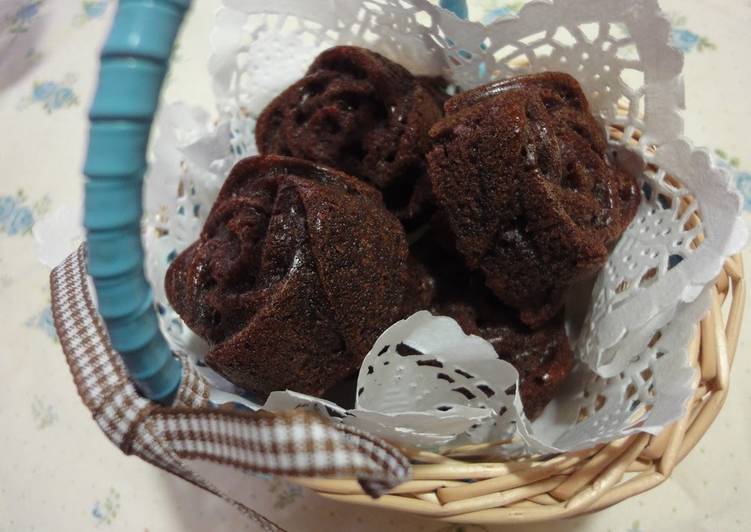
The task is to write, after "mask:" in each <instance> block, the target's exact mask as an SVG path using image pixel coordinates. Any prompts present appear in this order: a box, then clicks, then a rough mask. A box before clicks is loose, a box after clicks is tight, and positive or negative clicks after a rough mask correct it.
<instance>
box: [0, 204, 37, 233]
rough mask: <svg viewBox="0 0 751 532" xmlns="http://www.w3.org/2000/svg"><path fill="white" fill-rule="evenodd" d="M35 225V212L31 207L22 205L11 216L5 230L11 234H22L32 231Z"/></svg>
mask: <svg viewBox="0 0 751 532" xmlns="http://www.w3.org/2000/svg"><path fill="white" fill-rule="evenodd" d="M33 225H34V214H33V213H32V212H31V209H29V208H28V207H23V206H21V207H19V208H18V209H16V211H15V212H14V213H13V215H12V216H11V219H10V222H9V223H8V225H7V227H6V230H5V231H6V232H7V233H8V234H9V235H11V236H13V235H22V234H24V233H28V232H29V231H31V227H32V226H33Z"/></svg>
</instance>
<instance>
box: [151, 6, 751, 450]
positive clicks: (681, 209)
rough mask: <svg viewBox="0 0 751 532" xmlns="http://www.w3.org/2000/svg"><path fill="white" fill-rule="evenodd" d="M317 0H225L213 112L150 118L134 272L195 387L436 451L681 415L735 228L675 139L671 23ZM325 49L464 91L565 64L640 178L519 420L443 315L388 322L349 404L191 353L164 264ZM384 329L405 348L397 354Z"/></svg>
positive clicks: (508, 386) (679, 92) (516, 445)
mask: <svg viewBox="0 0 751 532" xmlns="http://www.w3.org/2000/svg"><path fill="white" fill-rule="evenodd" d="M322 3H323V4H325V8H323V7H322V6H321V5H319V4H321V2H310V1H308V0H278V1H276V2H273V3H271V2H268V1H266V0H225V5H224V7H223V8H222V9H220V11H219V12H218V13H217V19H216V25H215V28H214V32H213V35H212V41H211V42H212V55H211V59H210V63H209V72H208V75H210V76H211V80H212V83H213V88H214V94H215V98H216V108H215V109H213V110H211V111H209V110H207V109H201V108H197V107H191V106H189V105H187V104H184V103H175V104H171V105H167V106H163V109H162V111H161V113H160V115H159V117H158V119H157V130H158V131H157V135H156V141H155V143H154V146H153V154H152V155H153V163H152V166H151V169H150V172H149V174H148V176H147V181H146V187H145V205H146V224H145V247H146V251H147V256H148V259H147V272H148V276H149V278H150V280H151V282H152V285H153V287H154V293H155V299H156V301H157V303H158V306H159V309H160V313H161V326H162V329H163V331H164V332H165V335H166V336H167V338H168V340H169V341H170V343H171V345H172V346H173V348H174V349H175V350H176V351H177V352H179V353H181V354H183V355H185V356H186V357H188V358H190V359H191V360H193V361H194V362H195V363H196V365H197V366H198V368H197V370H198V371H199V372H200V373H201V375H202V376H203V377H204V378H205V379H206V381H207V382H208V383H209V384H210V399H211V401H212V402H214V403H237V404H244V405H246V406H248V407H250V408H253V409H257V408H259V407H261V406H263V407H264V409H266V410H270V411H282V410H289V409H290V408H298V409H305V410H311V411H315V412H318V413H319V414H321V415H323V416H326V417H328V418H330V419H332V420H334V421H336V422H338V423H339V424H340V425H341V426H343V427H356V428H359V429H362V430H365V431H367V432H368V433H370V434H374V435H377V436H381V437H384V438H386V439H389V440H391V441H395V442H400V443H404V444H407V445H410V446H414V447H418V448H424V449H429V450H433V451H439V452H443V451H448V450H451V449H452V448H456V447H457V446H462V445H465V444H476V443H483V442H496V443H497V444H496V445H490V446H487V453H494V454H497V455H501V456H518V455H522V454H538V453H552V452H559V451H576V450H580V449H584V448H588V447H591V446H594V445H596V444H598V443H603V442H610V441H613V440H615V439H618V438H621V437H624V436H627V435H629V434H632V433H634V432H639V431H643V432H648V433H651V434H656V433H658V432H659V431H660V430H661V429H662V428H663V427H665V426H667V425H668V424H670V423H671V422H672V421H674V420H676V419H678V418H679V417H680V416H681V414H682V413H683V412H684V409H685V405H686V402H687V400H688V399H689V398H690V397H691V395H692V388H693V386H694V380H695V378H694V377H695V374H694V370H693V369H692V368H691V367H690V365H689V357H688V349H687V345H688V341H689V339H690V338H691V336H692V335H693V334H694V332H695V329H696V323H697V322H698V321H699V320H700V319H701V317H702V316H703V315H704V313H705V312H706V311H707V308H708V305H709V297H708V294H709V288H708V287H709V284H710V283H711V281H712V280H713V279H714V278H715V277H716V275H717V274H718V273H719V271H720V268H721V266H722V264H723V262H724V259H725V258H726V257H728V256H729V255H731V254H733V253H735V252H737V251H738V250H740V249H741V248H742V247H743V245H744V244H745V242H746V240H747V230H746V227H745V225H744V224H743V221H742V218H741V212H742V211H741V208H742V202H741V198H740V195H739V194H738V192H737V191H736V190H735V188H734V183H733V180H732V178H731V175H730V173H729V172H728V171H727V169H725V168H723V167H721V166H720V165H718V164H717V163H716V162H715V161H714V160H713V158H712V156H711V155H710V154H709V152H708V151H706V150H702V149H696V148H694V147H693V146H692V145H691V143H690V142H689V141H688V140H686V139H684V138H683V137H682V136H681V135H682V131H683V125H682V119H681V110H682V108H683V86H682V78H681V69H682V64H683V58H682V56H681V54H680V52H679V51H677V50H676V49H674V48H672V47H671V46H670V45H669V34H670V31H669V30H670V27H669V24H668V22H667V19H666V17H665V16H664V14H663V13H662V12H661V11H660V10H659V7H658V5H657V3H656V1H653V0H636V1H633V2H622V1H619V0H554V1H551V2H532V3H530V4H528V5H526V6H525V7H524V8H523V9H522V10H521V12H520V13H519V15H518V16H513V17H506V18H503V19H499V20H497V21H496V22H494V23H493V24H491V25H489V26H483V25H481V24H478V23H473V22H468V21H463V20H460V19H458V18H456V17H455V16H453V15H452V14H450V13H448V12H446V11H443V10H440V9H438V8H436V7H435V6H433V5H432V4H430V3H429V2H427V1H425V0H367V1H364V2H349V1H346V0H328V1H326V2H322ZM338 44H352V45H358V46H364V47H367V48H369V49H372V50H374V51H377V52H379V53H381V54H383V55H385V56H387V57H389V58H390V59H392V60H394V61H396V62H398V63H400V64H402V65H404V66H405V67H407V68H408V69H410V70H411V71H412V72H413V73H415V74H431V75H438V74H440V75H443V76H444V77H446V78H447V79H449V80H450V81H451V82H453V83H455V84H457V85H459V86H460V87H461V88H463V89H468V88H471V87H474V86H477V85H480V84H482V83H485V82H487V81H489V80H492V79H499V78H506V77H510V76H514V75H521V74H526V73H533V72H540V71H545V70H558V71H563V72H567V73H569V74H571V75H573V76H574V77H575V78H576V79H577V80H578V81H579V82H580V83H581V85H582V87H583V89H584V91H585V93H586V94H587V96H588V98H589V101H590V107H591V111H592V112H593V114H594V115H595V116H596V117H598V118H599V119H600V120H601V122H602V124H603V128H604V129H605V131H606V132H607V135H608V141H609V144H610V149H611V152H612V153H611V155H612V157H613V158H614V159H615V160H616V161H617V162H618V164H619V165H621V166H622V167H623V168H624V169H625V170H627V171H629V172H631V173H632V174H634V175H635V176H637V178H638V180H639V183H640V184H641V186H642V190H643V199H642V204H641V206H640V207H639V210H638V212H637V214H636V217H635V219H634V221H633V222H632V223H631V225H630V226H629V228H628V229H627V231H626V232H625V233H624V235H623V237H622V238H621V240H620V241H619V243H618V244H617V246H616V247H615V249H614V250H613V252H612V254H611V256H610V258H609V260H608V262H607V264H606V265H605V267H604V268H603V270H602V271H601V273H600V274H599V276H598V277H597V279H596V281H595V283H594V287H593V288H592V292H591V298H590V299H589V304H588V306H587V307H586V308H584V309H575V308H573V307H574V306H573V305H572V306H570V308H567V327H568V332H569V337H570V339H571V341H572V345H573V346H574V350H575V356H576V358H577V360H578V361H579V363H578V364H577V366H576V368H575V370H574V371H573V374H572V376H571V378H570V379H569V380H568V381H567V383H566V385H565V387H564V389H563V390H562V391H561V392H560V393H559V394H558V396H557V397H556V398H555V399H554V400H553V401H552V402H551V403H550V404H549V405H548V407H547V408H546V409H545V411H544V412H543V414H542V415H541V416H540V417H539V418H538V419H536V420H535V421H534V422H530V421H529V420H528V419H527V418H526V417H525V415H524V412H523V405H522V403H521V399H520V397H519V395H518V393H517V391H518V389H519V387H518V373H517V371H516V370H515V369H514V368H513V366H511V365H510V364H508V363H506V362H504V361H502V360H499V359H498V358H497V356H496V355H495V352H494V351H493V348H492V347H491V346H490V344H489V343H487V342H486V341H485V340H483V339H481V338H478V337H476V336H468V335H465V334H464V333H463V332H462V331H461V329H460V328H459V326H458V325H457V324H456V322H455V321H454V320H452V319H450V318H446V317H440V316H432V315H431V314H430V313H428V312H426V311H422V312H418V313H416V314H414V315H413V316H410V317H409V318H407V319H405V320H402V321H400V322H398V323H396V324H394V325H393V326H392V327H390V328H389V329H388V330H386V331H384V332H383V334H382V335H381V337H380V338H379V339H378V340H377V341H376V343H375V345H374V346H373V349H372V350H371V351H370V353H369V354H368V355H367V357H366V359H365V362H364V364H363V368H365V367H370V366H372V367H373V369H374V371H373V372H369V371H361V372H360V374H359V377H358V382H357V390H358V396H357V398H356V401H355V407H354V408H353V409H350V410H346V409H344V408H342V407H340V406H338V405H335V404H333V403H330V402H326V401H323V400H321V399H318V398H315V397H309V396H305V395H302V394H298V393H294V392H290V391H285V390H280V391H278V392H274V393H272V394H271V396H270V397H269V398H268V400H267V401H266V403H265V404H264V405H261V404H259V403H257V402H254V401H253V400H251V399H249V398H248V397H245V396H243V395H242V394H241V392H240V391H239V390H237V389H236V388H235V387H234V386H233V385H232V384H231V383H229V382H227V381H226V380H224V379H223V378H222V377H221V376H219V375H218V374H216V373H214V372H213V371H211V369H210V368H208V367H206V366H205V364H203V356H204V355H205V352H206V349H207V346H206V345H205V343H204V342H203V341H202V340H201V339H200V338H198V337H197V336H196V335H195V334H193V333H192V332H191V331H190V330H189V329H188V328H187V327H186V326H185V325H184V324H183V323H182V322H181V320H180V319H179V317H178V316H177V315H176V314H175V313H174V311H172V309H171V308H170V307H169V303H168V301H167V298H166V295H165V293H164V287H163V280H164V275H165V272H166V270H167V267H168V265H169V262H170V260H171V259H172V258H173V257H174V256H175V254H176V253H179V252H181V251H182V250H183V249H185V248H186V247H187V246H188V245H190V243H192V242H193V241H194V240H195V239H196V238H197V236H198V234H199V232H200V230H201V227H202V225H203V222H204V221H205V217H206V216H207V214H208V212H209V210H210V207H211V205H212V204H213V201H214V199H215V197H216V195H217V193H218V191H219V188H220V187H221V184H222V182H223V179H224V178H225V177H226V175H227V173H228V171H229V170H230V168H231V167H232V166H233V164H234V163H235V162H237V161H238V160H239V159H241V158H243V157H246V156H250V155H254V154H256V153H257V150H256V147H255V142H254V137H253V130H254V125H255V119H256V118H257V117H258V115H259V114H260V112H261V110H262V109H263V108H264V106H265V105H266V104H267V103H268V102H269V101H271V99H272V98H273V97H274V96H276V95H277V94H278V93H279V92H281V91H282V90H284V89H285V88H286V87H287V86H288V85H290V84H291V83H292V82H294V81H295V80H297V79H299V78H300V77H301V76H302V75H303V74H304V72H305V70H306V68H307V66H308V65H309V64H310V62H311V61H312V59H313V58H314V57H315V56H316V55H317V54H318V53H320V52H321V51H322V50H324V49H326V48H329V47H331V46H335V45H338ZM579 299H581V298H579ZM399 343H404V344H407V345H408V346H410V347H412V348H413V349H414V350H416V351H417V352H419V354H418V355H416V356H413V357H404V356H401V355H399V353H398V352H397V351H396V349H395V346H396V345H398V344H399ZM418 359H422V360H428V359H430V360H438V361H439V362H441V364H442V365H443V366H444V368H443V369H442V370H441V371H443V372H444V373H445V372H447V371H448V372H451V376H452V379H453V378H454V377H455V378H456V380H458V381H460V384H461V385H460V386H457V384H456V382H455V383H452V384H449V382H448V381H447V380H445V379H439V378H437V374H436V371H437V370H436V367H435V366H434V365H425V364H422V365H420V364H417V360H418ZM386 361H389V364H384V362H386ZM458 388H462V389H464V390H469V391H470V392H471V393H470V394H465V393H459V392H457V391H456V390H457V389H458ZM483 390H485V391H487V390H490V391H491V392H492V393H490V394H488V393H485V391H483ZM470 395H471V396H472V397H473V398H472V399H467V397H469V396H470Z"/></svg>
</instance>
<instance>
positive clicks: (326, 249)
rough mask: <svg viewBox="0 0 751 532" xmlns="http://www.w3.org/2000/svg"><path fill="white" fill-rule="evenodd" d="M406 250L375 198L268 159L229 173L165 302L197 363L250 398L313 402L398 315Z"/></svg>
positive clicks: (339, 178)
mask: <svg viewBox="0 0 751 532" xmlns="http://www.w3.org/2000/svg"><path fill="white" fill-rule="evenodd" d="M406 260H407V242H406V237H405V234H404V230H403V228H402V226H401V224H400V223H399V220H397V218H396V217H395V216H394V215H392V214H391V213H390V212H388V211H387V210H386V209H385V208H384V207H383V204H382V202H381V198H380V194H379V193H378V191H376V190H375V189H373V188H372V187H370V186H369V185H367V184H365V183H363V182H362V181H359V180H357V179H355V178H353V177H351V176H348V175H346V174H344V173H341V172H338V171H335V170H331V169H328V168H325V167H322V166H318V165H316V164H315V163H311V162H308V161H302V160H299V159H294V158H289V157H280V156H273V155H272V156H258V157H250V158H248V159H244V160H242V161H240V162H239V163H237V164H236V165H235V167H234V168H233V169H232V171H231V173H230V175H229V177H228V178H227V181H226V182H225V183H224V186H223V187H222V189H221V191H220V192H219V196H218V198H217V200H216V202H215V203H214V206H213V208H212V209H211V212H210V214H209V216H208V219H207V221H206V224H205V225H204V227H203V230H202V231H201V235H200V237H199V239H198V241H197V242H195V243H194V244H193V245H191V246H190V247H189V248H188V249H186V250H185V251H184V252H183V253H181V254H180V255H179V256H178V257H177V258H176V259H175V261H174V262H173V263H172V264H171V265H170V268H169V270H168V272H167V277H166V280H165V285H166V291H167V296H168V298H169V301H170V303H171V304H172V306H173V308H174V309H175V310H176V311H177V313H178V314H179V315H180V316H181V317H182V318H183V320H184V321H185V323H186V324H187V325H188V326H189V327H190V328H191V329H192V330H193V331H195V332H196V333H197V334H198V335H199V336H202V337H203V338H205V339H206V340H207V341H208V343H209V346H210V348H209V352H208V354H207V356H206V362H207V363H208V365H209V366H211V367H212V368H214V369H215V370H216V371H218V372H219V373H220V374H222V375H223V376H225V377H226V378H227V379H229V380H230V381H231V382H233V383H234V384H236V385H238V386H240V387H242V388H245V389H247V390H250V391H253V392H257V393H263V394H266V393H269V392H271V391H274V390H284V389H292V390H295V391H298V392H302V393H308V394H315V395H321V394H322V393H323V392H324V391H325V390H327V389H328V388H330V387H331V386H332V385H334V384H335V383H337V382H338V381H340V380H342V379H344V378H345V377H347V376H349V375H351V374H352V373H354V372H356V371H357V370H358V369H359V367H360V364H361V362H362V360H363V358H364V357H365V355H366V354H367V352H368V350H369V349H370V348H371V346H372V344H373V342H374V341H375V340H376V338H377V337H378V335H379V334H380V333H381V332H382V331H383V330H384V329H386V328H387V327H388V326H389V325H391V324H392V323H393V322H394V321H396V320H397V319H398V318H399V317H400V307H401V304H402V296H403V291H404V283H405V276H406Z"/></svg>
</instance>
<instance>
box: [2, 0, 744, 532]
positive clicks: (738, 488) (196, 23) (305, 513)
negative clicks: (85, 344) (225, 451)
mask: <svg viewBox="0 0 751 532" xmlns="http://www.w3.org/2000/svg"><path fill="white" fill-rule="evenodd" d="M218 1H219V0H200V1H196V2H194V4H195V5H194V7H193V10H192V12H191V14H190V15H189V19H188V22H187V24H186V27H185V28H184V30H183V32H182V34H181V37H180V39H179V45H178V47H177V50H176V56H175V68H174V71H173V72H172V73H171V74H170V76H169V79H168V83H167V90H166V95H165V98H166V99H167V100H176V99H185V100H187V101H190V102H194V103H203V102H210V101H211V90H210V87H209V83H208V79H207V78H206V76H205V75H204V72H205V64H206V60H207V58H208V46H207V42H208V35H209V32H210V28H211V25H212V18H213V11H214V10H215V8H216V7H217V4H218ZM624 1H625V0H624ZM114 4H115V2H114V1H113V0H57V1H53V0H2V2H0V123H1V124H2V125H3V130H2V133H0V337H1V338H2V342H0V377H1V380H0V382H1V384H0V531H14V532H15V531H27V530H42V531H48V530H55V531H65V530H75V531H82V530H93V529H108V530H112V531H151V532H157V531H159V532H162V531H164V532H169V531H188V532H189V531H196V532H197V531H203V530H214V531H216V532H221V531H241V530H249V531H250V530H255V528H254V526H253V525H251V524H250V523H249V522H248V521H246V520H245V519H244V517H243V516H242V515H241V514H239V513H237V512H236V511H235V510H234V509H232V508H231V507H229V506H227V505H226V504H225V503H224V502H222V501H221V500H219V499H217V498H214V497H213V496H211V495H208V494H206V493H204V492H202V491H200V490H199V489H197V488H195V487H193V486H191V485H189V484H187V483H185V482H183V481H182V480H179V479H177V478H173V477H171V476H169V475H167V474H164V473H162V472H160V471H158V470H156V469H154V468H153V467H151V466H149V465H147V464H145V463H143V462H140V461H139V460H137V459H135V458H129V457H125V456H123V455H122V454H121V453H120V452H119V451H118V450H117V449H115V448H114V447H113V446H112V445H110V444H109V442H108V441H107V440H106V438H105V437H104V435H103V434H101V433H100V432H99V429H98V428H97V426H96V425H95V424H94V423H93V422H92V421H91V419H90V416H89V414H88V412H87V411H86V410H85V409H84V407H83V405H82V404H81V402H80V401H79V399H78V396H77V395H76V392H75V389H74V387H73V384H72V382H71V379H70V375H69V373H68V369H67V367H66V365H65V362H64V359H63V356H62V354H61V352H60V349H59V345H58V343H57V339H56V337H55V332H54V329H53V327H52V322H51V315H50V307H49V303H50V301H49V289H48V288H49V287H48V274H49V270H48V269H47V268H46V267H45V266H44V265H43V264H42V263H41V262H40V260H39V258H40V253H39V250H37V249H36V246H35V239H34V236H33V232H34V226H35V224H37V223H39V221H40V220H47V221H46V222H42V223H41V224H39V225H37V230H39V229H40V227H41V226H42V225H44V223H46V224H47V225H50V224H51V225H62V224H71V225H75V224H77V223H78V220H77V215H76V213H77V212H78V210H79V208H78V206H79V205H80V202H81V193H82V178H81V172H80V169H81V167H82V161H83V155H84V146H85V139H86V133H87V123H86V109H87V107H88V103H89V101H90V98H91V94H92V89H93V87H94V83H95V75H96V72H97V63H96V56H97V52H98V49H99V47H100V46H101V43H102V42H103V38H104V35H105V32H106V31H107V29H108V26H109V23H110V21H111V17H112V14H113V12H114V9H115V7H116V6H115V5H114ZM521 5H523V2H522V1H513V2H508V1H502V0H475V1H473V2H470V17H471V18H474V19H477V20H485V21H487V20H492V18H493V17H495V16H498V15H503V14H506V13H509V12H514V11H516V10H518V9H519V8H520V7H521ZM662 5H663V8H664V9H665V10H666V11H667V12H668V13H669V14H670V16H671V17H672V20H673V24H674V28H675V29H674V30H673V40H674V42H675V45H676V46H678V47H680V48H681V49H682V50H684V52H685V53H686V67H685V79H686V87H687V89H686V102H687V107H688V110H689V112H688V113H687V115H686V132H687V134H688V135H689V136H690V137H691V138H692V139H693V140H694V141H695V142H696V143H697V144H698V145H704V146H708V147H709V148H711V149H712V150H714V151H716V153H717V154H718V155H719V156H720V157H722V158H723V159H724V160H725V161H726V162H727V164H728V165H729V166H731V167H732V168H733V171H734V172H735V174H736V176H737V182H738V186H739V187H740V188H741V190H742V191H744V192H745V193H746V194H747V201H746V208H747V211H748V212H751V173H749V171H748V170H751V136H750V135H748V132H747V128H748V124H747V122H748V118H749V116H751V98H749V97H748V94H747V92H748V87H749V86H751V68H750V67H749V66H748V52H749V50H751V34H749V32H748V23H749V21H751V2H750V1H749V0H711V1H699V0H691V1H686V0H684V1H680V0H663V2H662ZM744 168H745V170H744ZM747 216H748V214H747ZM749 219H751V216H749ZM59 244H60V249H61V250H65V249H72V245H73V243H71V242H60V243H59ZM55 251H56V250H47V252H46V253H42V254H41V258H42V259H44V260H47V261H48V262H49V260H52V259H53V258H54V256H55ZM748 258H751V257H748ZM747 264H751V260H747ZM746 321H751V318H749V319H747V320H746ZM750 342H751V323H749V324H748V325H747V326H746V328H745V331H744V334H743V336H742V338H741V341H740V347H739V356H738V357H737V359H736V360H737V361H736V364H735V367H734V370H733V374H732V384H733V386H732V389H731V392H730V395H729V398H728V400H727V403H726V405H725V407H724V410H723V411H722V413H721V414H720V416H719V417H718V419H717V421H716V422H715V424H714V426H713V427H712V428H711V430H710V431H709V433H708V434H707V435H706V436H705V437H704V439H703V440H702V441H701V442H700V443H699V445H698V446H697V447H696V449H695V450H694V451H693V452H692V453H691V454H690V455H689V457H688V458H687V459H686V460H685V461H684V462H683V463H682V464H681V465H680V466H679V467H678V469H677V470H676V471H675V473H674V475H673V477H672V479H670V480H669V481H668V482H666V483H664V484H663V485H661V486H659V487H658V488H656V489H655V490H653V491H651V492H649V493H647V494H644V495H642V496H639V497H636V498H633V499H631V500H628V501H626V502H623V503H621V504H619V505H617V506H616V507H614V508H611V509H609V510H606V511H603V512H600V513H598V514H596V515H593V516H588V517H583V518H579V519H575V520H571V521H565V522H561V523H557V524H553V525H551V524H545V525H531V526H518V527H514V530H515V531H516V532H533V531H535V532H537V531H543V530H544V531H546V532H571V531H574V530H577V531H584V532H589V531H591V532H595V531H597V532H606V531H607V532H652V531H668V530H671V531H672V530H675V531H694V530H708V531H709V530H711V531H718V530H721V531H727V532H729V531H734V530H738V531H740V530H749V529H751V505H749V504H748V501H749V500H751V483H749V481H748V478H749V477H750V476H751V444H750V443H749V442H751V418H750V417H749V415H748V412H749V409H751V357H749V356H748V355H749V353H748V349H749V345H750ZM238 481H242V482H245V484H246V486H247V488H246V489H247V490H248V491H249V493H250V497H251V498H252V499H254V500H255V504H256V507H257V508H258V509H259V510H261V511H262V512H263V513H265V514H266V515H268V516H269V517H271V518H272V519H273V520H274V521H277V522H278V523H279V524H280V525H281V526H283V527H285V528H287V529H288V530H290V531H293V532H296V531H308V530H314V531H318V530H331V529H334V528H338V529H341V530H358V531H359V530H364V531H376V530H378V531H384V532H388V531H397V530H400V531H401V530H424V531H426V532H433V531H439V530H440V531H445V532H450V531H451V532H459V531H460V530H464V531H467V532H469V531H473V532H479V531H485V530H490V529H489V528H487V527H473V526H464V527H461V526H454V525H446V524H435V523H431V522H430V521H427V520H423V519H419V518H416V517H409V516H405V515H403V514H398V513H392V512H386V511H373V510H370V509H368V510H365V509H360V508H357V507H350V506H345V505H342V504H338V503H334V502H328V501H324V500H323V499H321V498H319V497H317V496H316V495H313V494H310V493H307V492H305V491H304V490H302V489H301V488H298V487H295V486H293V485H290V484H288V483H287V482H285V481H283V480H279V479H262V478H248V477H245V478H238Z"/></svg>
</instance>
